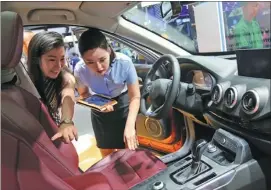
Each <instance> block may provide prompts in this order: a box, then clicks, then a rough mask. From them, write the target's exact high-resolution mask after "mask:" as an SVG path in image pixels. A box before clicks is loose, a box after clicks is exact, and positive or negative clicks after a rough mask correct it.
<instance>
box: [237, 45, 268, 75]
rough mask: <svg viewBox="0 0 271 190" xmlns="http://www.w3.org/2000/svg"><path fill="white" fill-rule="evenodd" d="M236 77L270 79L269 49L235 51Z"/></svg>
mask: <svg viewBox="0 0 271 190" xmlns="http://www.w3.org/2000/svg"><path fill="white" fill-rule="evenodd" d="M236 56H237V65H238V75H239V76H246V77H254V78H264V79H271V49H245V50H237V51H236Z"/></svg>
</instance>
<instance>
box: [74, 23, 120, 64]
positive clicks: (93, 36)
mask: <svg viewBox="0 0 271 190" xmlns="http://www.w3.org/2000/svg"><path fill="white" fill-rule="evenodd" d="M78 48H79V52H80V54H81V56H82V57H83V55H84V53H85V52H86V51H88V50H93V49H96V48H102V49H104V50H106V51H107V50H108V49H111V54H110V66H111V64H112V61H113V60H114V59H115V57H116V54H115V52H114V50H113V49H112V47H111V46H110V44H109V43H108V41H107V40H106V37H105V35H104V34H103V33H102V32H101V31H100V30H98V29H96V28H92V29H88V30H86V31H85V32H83V33H82V34H81V36H80V38H79V41H78Z"/></svg>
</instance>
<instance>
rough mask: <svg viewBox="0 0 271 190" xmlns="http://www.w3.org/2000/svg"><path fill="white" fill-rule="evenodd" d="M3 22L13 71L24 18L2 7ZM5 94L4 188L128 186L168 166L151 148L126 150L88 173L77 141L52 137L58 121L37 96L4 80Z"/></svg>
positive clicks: (5, 55) (5, 65)
mask: <svg viewBox="0 0 271 190" xmlns="http://www.w3.org/2000/svg"><path fill="white" fill-rule="evenodd" d="M1 21H2V26H5V28H3V27H2V31H1V44H2V48H1V53H2V55H1V61H2V62H1V69H2V70H9V69H11V70H12V68H14V67H15V66H16V65H17V64H18V63H19V61H20V58H21V54H22V43H23V26H22V20H21V18H20V16H19V15H18V14H16V13H13V12H2V13H1ZM1 98H2V102H1V126H2V128H1V140H2V142H1V153H2V159H1V169H2V175H1V179H2V189H6V190H17V189H21V190H32V189H33V190H37V189H39V190H43V189H44V190H45V189H46V190H47V189H50V190H54V189H63V190H66V189H67V190H68V189H80V190H81V189H82V190H83V189H85V190H97V189H98V190H99V189H102V190H107V189H108V190H112V189H121V190H122V189H129V188H131V187H133V186H134V185H136V184H138V183H140V182H142V181H144V180H145V179H147V178H149V177H151V176H153V175H155V174H157V173H158V172H160V171H161V170H163V169H165V168H166V166H165V164H164V163H163V162H161V161H160V160H159V159H158V158H157V157H155V156H154V155H153V154H151V153H150V152H148V151H144V150H136V151H130V150H127V149H126V150H121V151H118V152H116V153H113V154H111V155H109V156H108V157H106V158H104V159H103V160H101V161H99V162H98V163H96V164H95V165H94V166H92V167H91V168H89V169H88V170H87V171H86V172H84V173H82V172H81V171H80V170H79V169H78V155H77V153H76V151H75V148H74V146H73V145H72V144H64V143H62V142H61V141H60V140H57V141H55V142H52V141H51V140H50V139H51V137H52V136H53V135H54V134H55V132H56V131H57V126H56V125H55V124H54V122H53V121H52V119H51V117H50V116H49V113H48V111H47V109H46V107H45V106H44V105H43V104H42V103H41V102H40V100H39V99H38V98H37V97H35V96H34V95H32V94H31V93H29V92H27V91H25V90H24V89H22V88H20V87H17V86H15V85H14V81H10V82H9V83H5V84H2V87H1Z"/></svg>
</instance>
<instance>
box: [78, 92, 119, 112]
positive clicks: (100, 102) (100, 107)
mask: <svg viewBox="0 0 271 190" xmlns="http://www.w3.org/2000/svg"><path fill="white" fill-rule="evenodd" d="M77 103H78V104H82V105H85V106H88V107H90V108H91V109H95V110H97V111H104V110H105V109H106V106H107V105H112V106H114V105H116V104H117V101H116V100H113V99H111V98H109V97H107V96H104V95H100V94H94V95H91V96H89V97H86V98H83V99H79V100H77Z"/></svg>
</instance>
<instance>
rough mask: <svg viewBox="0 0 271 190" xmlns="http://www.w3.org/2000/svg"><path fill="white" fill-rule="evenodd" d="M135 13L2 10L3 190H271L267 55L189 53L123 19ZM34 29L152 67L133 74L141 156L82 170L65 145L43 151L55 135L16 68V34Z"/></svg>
mask: <svg viewBox="0 0 271 190" xmlns="http://www.w3.org/2000/svg"><path fill="white" fill-rule="evenodd" d="M138 4H139V2H130V1H127V2H125V1H122V2H106V3H104V2H81V1H77V2H14V1H10V2H1V5H2V6H1V23H2V24H1V26H2V27H1V44H2V48H1V141H2V142H1V153H2V158H1V170H2V173H1V174H2V175H1V181H2V184H1V188H2V189H7V190H17V189H18V190H19V189H21V190H32V189H33V190H34V189H35V190H36V189H40V190H43V189H44V190H45V189H52V190H53V189H55V190H60V189H63V190H64V189H65V190H66V189H71V190H94V189H101V190H107V189H108V190H122V189H123V190H124V189H133V190H137V189H138V190H139V189H140V190H141V189H146V190H171V189H172V190H175V189H185V190H200V189H202V190H207V189H221V190H237V189H238V190H255V189H257V190H268V189H271V171H270V168H271V100H270V97H271V96H270V90H271V57H270V55H271V49H270V48H263V49H253V50H249V49H245V50H236V51H235V52H234V56H233V57H232V56H227V55H226V56H214V55H210V54H201V55H199V54H196V53H193V52H192V51H191V50H188V49H189V48H188V49H185V48H183V47H181V46H179V45H178V44H176V43H172V42H171V41H170V40H167V39H166V38H164V37H161V36H159V35H157V34H155V33H154V32H151V31H149V30H147V29H144V28H142V27H140V26H139V25H137V24H135V23H132V22H129V21H128V20H126V19H125V18H124V17H123V16H122V15H123V14H124V13H125V12H127V11H128V10H130V9H132V8H133V7H135V6H137V5H138ZM172 5H173V4H172ZM42 25H44V26H46V27H56V26H77V28H76V29H75V30H74V31H73V33H74V34H75V35H76V36H78V37H79V36H80V33H82V31H83V30H85V29H86V28H99V29H101V30H102V31H103V32H104V33H105V34H106V36H107V37H109V38H110V39H116V40H117V41H119V42H122V43H123V44H125V45H127V46H129V47H132V48H134V49H135V50H137V51H138V52H140V53H142V54H143V55H144V57H145V58H146V59H148V62H152V64H145V65H141V64H138V65H137V64H135V67H136V70H137V73H138V75H139V78H140V79H141V81H142V87H141V102H140V113H139V115H138V120H137V123H136V125H137V130H138V131H137V132H138V138H139V141H140V144H141V145H142V148H139V149H137V150H135V151H132V150H129V149H123V150H120V151H117V152H114V153H112V154H110V155H109V156H107V157H105V158H103V159H101V160H100V161H98V162H97V163H95V164H94V165H92V166H90V167H88V168H87V169H85V170H82V169H81V168H80V167H79V156H78V154H77V151H76V149H75V147H74V145H73V144H72V143H70V144H65V143H63V142H62V141H61V140H56V141H54V142H52V141H51V137H52V136H53V135H54V134H55V133H56V132H57V128H58V127H57V125H56V124H55V123H54V121H53V120H52V118H51V117H50V114H49V113H48V110H47V108H46V106H45V105H44V104H43V103H42V102H41V100H40V96H39V94H38V92H37V90H36V88H35V86H34V84H33V83H32V81H31V79H30V77H29V75H28V73H27V70H26V69H25V67H24V64H23V63H22V59H21V58H22V51H23V33H24V28H26V27H32V28H33V27H36V26H39V27H40V26H42ZM11 42H12V43H11ZM157 131H158V132H157ZM159 131H160V132H159ZM158 133H159V134H158ZM155 151H159V152H162V153H163V154H161V155H160V156H157V155H155V154H154V152H155Z"/></svg>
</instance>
